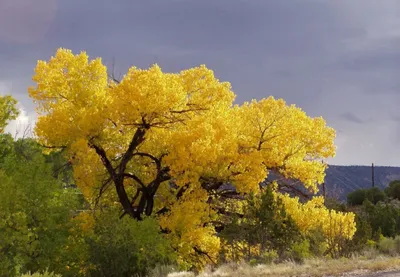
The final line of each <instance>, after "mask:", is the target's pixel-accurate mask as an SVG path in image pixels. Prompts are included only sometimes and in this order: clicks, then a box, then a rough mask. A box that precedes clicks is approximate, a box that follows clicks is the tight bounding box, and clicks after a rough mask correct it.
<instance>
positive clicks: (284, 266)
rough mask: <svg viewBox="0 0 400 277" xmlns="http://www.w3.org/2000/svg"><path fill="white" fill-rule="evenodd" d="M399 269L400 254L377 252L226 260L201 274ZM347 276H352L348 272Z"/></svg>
mask: <svg viewBox="0 0 400 277" xmlns="http://www.w3.org/2000/svg"><path fill="white" fill-rule="evenodd" d="M389 269H393V270H399V269H400V259H399V257H385V256H377V257H374V258H367V257H365V256H364V257H355V258H349V259H338V260H329V259H309V260H306V261H305V262H304V264H301V265H300V264H296V263H292V262H286V263H281V264H271V265H257V266H254V267H251V266H249V265H247V264H241V265H236V264H226V265H223V266H220V267H219V268H217V269H216V270H214V271H211V270H206V271H204V272H203V273H200V274H199V275H197V277H261V276H263V277H264V276H302V277H303V276H304V277H306V276H317V277H318V276H320V277H321V276H341V275H342V274H344V273H348V272H353V273H354V274H356V273H357V274H360V273H363V272H376V271H381V270H389ZM195 276H196V275H195V274H194V273H191V272H176V273H170V274H168V277H195ZM346 276H349V275H347V274H346ZM160 277H161V276H160Z"/></svg>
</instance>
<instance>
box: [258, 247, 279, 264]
mask: <svg viewBox="0 0 400 277" xmlns="http://www.w3.org/2000/svg"><path fill="white" fill-rule="evenodd" d="M278 258H279V255H278V252H276V251H275V250H271V251H265V252H264V253H263V254H262V255H261V261H262V263H264V264H271V263H273V262H275V261H276V260H277V259H278Z"/></svg>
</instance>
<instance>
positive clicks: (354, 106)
mask: <svg viewBox="0 0 400 277" xmlns="http://www.w3.org/2000/svg"><path fill="white" fill-rule="evenodd" d="M59 47H64V48H69V49H72V50H73V51H74V52H79V51H81V50H85V51H87V52H88V54H89V55H90V56H92V57H97V56H101V57H103V61H104V63H105V64H108V65H111V64H112V63H113V59H114V60H115V67H116V72H117V73H120V74H123V73H124V72H125V71H126V69H127V68H128V67H129V66H131V65H135V66H138V67H148V66H149V65H151V64H153V63H158V64H159V65H160V66H161V67H162V68H163V70H164V71H179V70H181V69H185V68H188V67H193V66H196V65H199V64H206V65H207V66H208V67H209V68H211V69H213V70H214V71H215V74H216V75H217V77H218V78H219V79H221V80H223V81H229V82H231V84H232V86H233V90H234V91H235V93H236V94H237V96H238V97H237V101H238V102H239V103H241V102H243V101H247V100H251V99H253V98H256V99H261V98H263V97H267V96H270V95H273V96H275V97H278V98H284V99H285V100H286V101H287V102H288V103H290V104H296V105H297V106H299V107H301V108H302V109H304V110H305V111H306V112H307V113H308V114H309V115H310V116H313V117H314V116H322V117H324V118H325V119H326V120H327V122H328V125H330V126H332V127H334V128H335V129H336V130H337V140H336V144H337V146H338V149H337V156H336V158H334V159H333V160H331V161H330V162H331V163H333V164H364V165H366V164H371V163H372V162H374V163H375V164H377V165H396V166H397V165H398V166H400V109H399V108H398V107H399V104H400V1H398V0H380V1H377V0H154V1H153V0H141V1H139V0H136V1H134V0H114V1H111V0H108V1H103V0H68V1H65V0H64V1H62V0H59V1H56V0H0V91H1V92H2V93H3V94H12V95H13V96H14V97H16V98H17V99H18V100H19V101H20V108H21V109H23V110H24V113H23V114H22V116H21V120H22V122H25V121H26V120H28V118H31V119H32V120H34V116H35V114H34V110H33V104H32V102H31V100H30V99H29V98H28V95H27V87H28V86H29V85H31V84H32V83H31V76H32V74H33V69H34V67H35V65H36V62H37V60H38V59H45V60H47V59H48V58H49V57H50V56H51V55H53V54H54V53H55V51H56V49H57V48H59ZM14 129H15V123H13V124H12V125H11V127H10V130H11V131H12V132H13V131H14Z"/></svg>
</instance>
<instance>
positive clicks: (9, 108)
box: [0, 95, 19, 133]
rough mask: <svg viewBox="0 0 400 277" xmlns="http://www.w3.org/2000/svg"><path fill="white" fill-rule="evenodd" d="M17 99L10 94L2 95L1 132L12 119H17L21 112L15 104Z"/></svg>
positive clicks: (0, 102) (0, 101)
mask: <svg viewBox="0 0 400 277" xmlns="http://www.w3.org/2000/svg"><path fill="white" fill-rule="evenodd" d="M16 104H17V100H15V99H14V98H12V97H11V96H9V95H6V96H0V133H3V132H4V128H5V127H6V126H7V124H8V122H9V121H10V120H13V119H16V118H17V116H18V114H19V112H18V110H17V108H16V107H15V105H16Z"/></svg>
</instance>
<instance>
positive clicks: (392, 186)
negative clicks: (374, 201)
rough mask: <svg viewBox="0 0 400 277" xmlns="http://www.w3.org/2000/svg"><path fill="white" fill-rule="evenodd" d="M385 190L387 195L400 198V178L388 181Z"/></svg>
mask: <svg viewBox="0 0 400 277" xmlns="http://www.w3.org/2000/svg"><path fill="white" fill-rule="evenodd" d="M385 192H386V194H387V196H388V197H390V198H394V199H399V200H400V180H395V181H392V182H390V183H389V186H388V187H387V188H386V189H385Z"/></svg>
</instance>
